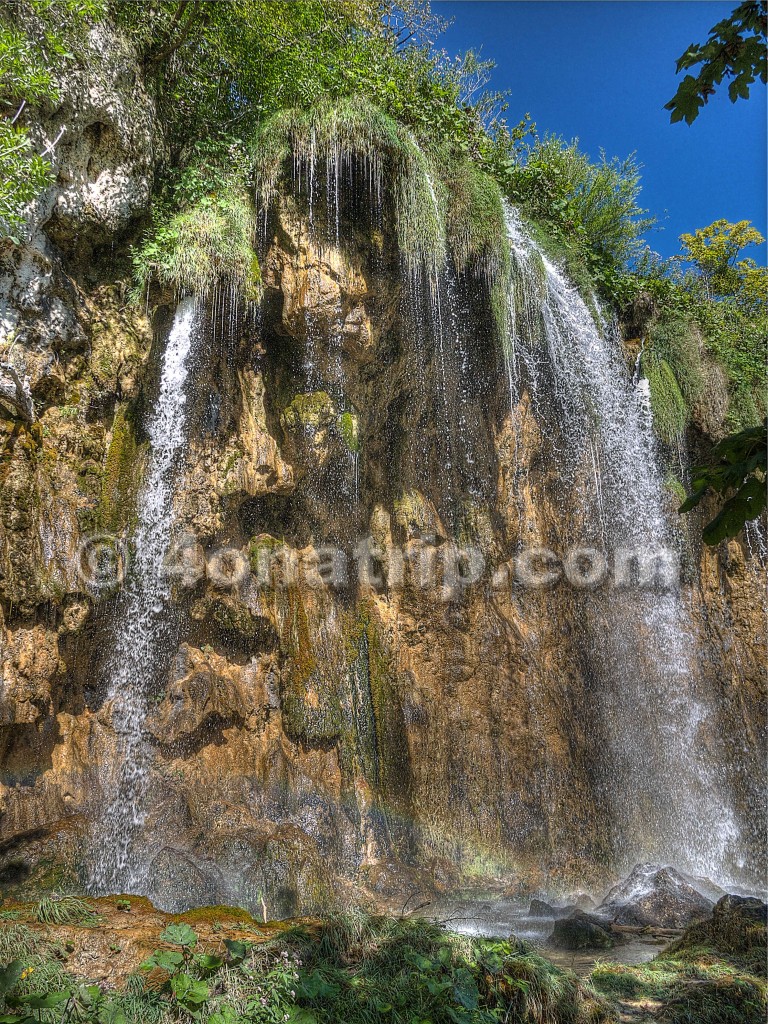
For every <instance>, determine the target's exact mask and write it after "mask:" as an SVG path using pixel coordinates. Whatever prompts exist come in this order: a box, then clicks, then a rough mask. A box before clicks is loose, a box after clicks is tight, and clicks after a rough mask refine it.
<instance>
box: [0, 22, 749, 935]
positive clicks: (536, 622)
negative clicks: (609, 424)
mask: <svg viewBox="0 0 768 1024" xmlns="http://www.w3.org/2000/svg"><path fill="white" fill-rule="evenodd" d="M100 31H106V30H103V29H102V30H100ZM93 45H94V46H97V47H99V49H100V50H101V51H102V52H103V54H104V61H103V80H101V79H99V80H98V81H94V80H89V81H87V82H86V81H85V80H83V79H81V78H78V77H77V76H74V77H72V79H71V80H70V81H68V83H67V84H66V87H65V89H64V91H63V94H62V101H61V106H60V107H59V109H58V110H57V111H55V112H48V113H47V114H46V115H45V116H44V117H43V116H41V119H40V123H39V125H38V130H39V132H40V133H42V134H41V137H42V136H43V135H44V136H45V137H46V138H49V139H53V138H55V137H56V134H57V133H58V131H59V129H60V128H61V127H62V126H63V125H66V132H65V134H64V135H63V136H62V138H61V141H60V143H59V145H58V147H57V171H58V180H57V182H56V184H55V185H54V186H53V187H52V188H51V190H50V192H49V193H48V195H46V196H45V197H44V198H43V200H42V201H41V203H40V204H39V209H38V210H37V211H36V213H35V220H34V226H33V230H32V231H31V233H30V237H29V238H28V239H27V240H26V241H24V242H23V244H21V245H20V246H18V247H13V248H8V249H6V250H3V252H2V253H1V254H0V259H2V268H1V270H2V276H1V277H0V316H1V317H2V324H3V329H4V330H5V331H10V330H12V329H16V328H20V329H21V334H20V335H19V338H18V341H17V343H16V345H15V347H14V350H13V353H12V354H11V357H10V358H13V360H14V365H15V366H16V368H17V370H18V371H19V372H22V373H24V374H25V375H27V376H28V377H29V379H30V383H31V394H32V398H33V400H34V402H35V413H36V418H37V422H36V423H35V424H30V423H29V422H27V421H26V419H25V418H24V417H23V416H18V415H15V414H14V412H13V410H12V409H11V408H9V407H8V408H7V407H6V405H4V404H3V403H2V398H1V397H0V406H2V408H3V410H4V412H7V415H3V417H2V418H0V485H1V488H2V489H1V490H0V671H1V672H2V676H1V679H0V765H2V772H1V773H0V843H2V844H3V845H2V846H1V847H0V857H2V858H3V859H2V861H0V879H2V880H3V882H4V884H6V885H7V886H8V887H13V886H20V885H30V886H32V885H34V886H35V887H37V888H44V887H45V886H46V885H48V886H50V885H52V884H55V881H56V880H57V879H59V878H60V877H61V876H62V873H66V877H67V878H69V879H77V880H79V881H80V882H81V883H82V882H86V881H87V879H88V867H89V861H91V860H92V858H93V857H94V856H98V833H99V829H101V828H104V827H106V826H105V823H104V822H103V821H102V820H101V818H100V813H101V810H102V808H103V806H104V799H105V787H106V786H107V784H108V781H109V778H110V776H111V775H113V774H114V771H115V770H116V769H117V767H118V766H119V723H116V722H113V720H112V714H111V710H112V709H111V708H110V706H109V701H108V700H107V699H106V696H107V695H106V693H105V685H104V671H103V669H104V661H105V656H106V652H107V651H108V650H109V649H110V644H111V642H112V638H113V637H114V630H115V629H116V628H117V626H116V623H119V615H118V612H119V597H118V595H117V593H116V588H117V585H118V584H119V582H120V579H121V574H122V573H123V572H124V569H125V565H126V562H127V561H129V560H130V556H131V553H130V547H129V545H128V544H127V543H126V540H127V538H128V537H129V535H130V529H131V525H132V517H133V515H134V514H135V503H136V494H137V490H138V488H139V487H140V486H141V480H142V472H143V466H144V463H145V456H146V446H147V440H146V437H145V435H144V432H143V423H144V422H145V418H144V410H145V408H146V406H147V404H148V403H151V402H152V401H153V399H154V396H155V393H156V389H157V364H158V353H159V351H160V350H161V348H162V345H163V344H164V342H165V339H166V337H167V333H168V328H169V324H170V321H171V319H172V316H173V309H172V308H171V306H170V305H169V304H167V303H164V302H163V301H162V300H163V296H153V302H154V301H155V300H157V305H151V306H150V314H151V315H150V316H147V315H146V311H145V309H144V308H137V307H135V306H133V305H131V304H129V303H127V302H126V301H125V294H126V290H127V287H128V284H129V279H128V268H127V261H126V260H125V256H126V251H127V246H128V244H129V242H130V241H131V240H132V239H133V238H134V237H135V232H136V230H137V228H138V227H139V226H140V224H141V221H142V218H144V217H145V216H146V213H147V209H148V203H149V198H150V194H151V188H152V181H153V175H154V168H155V165H156V162H157V160H158V159H159V157H160V156H161V155H162V153H163V146H164V144H163V140H162V137H161V133H160V132H159V130H158V127H157V125H156V122H155V118H154V114H153V104H152V99H151V95H150V93H149V92H148V90H147V89H146V88H145V86H144V83H143V81H142V77H141V72H140V69H139V68H138V66H137V65H136V62H135V60H134V59H133V57H132V51H131V48H130V44H129V43H128V42H126V41H125V40H123V39H121V38H120V37H119V36H118V35H116V34H115V35H109V36H108V37H104V38H101V37H99V38H94V40H93ZM115 83H116V84H115ZM353 206H354V204H353V205H352V206H350V208H349V209H347V208H346V207H345V208H344V212H343V216H342V228H343V230H342V232H341V240H340V241H338V242H337V241H336V240H335V239H334V238H331V239H320V238H318V236H317V234H313V232H312V231H311V230H310V227H309V218H308V211H307V209H306V204H305V203H303V202H302V200H301V197H298V198H297V197H296V196H294V195H291V194H288V190H286V194H285V195H283V196H280V197H278V200H277V201H276V203H275V204H274V208H273V209H272V210H271V212H270V218H269V223H268V226H267V227H268V229H267V232H266V236H265V241H264V244H263V246H262V251H261V252H260V254H259V255H260V261H261V265H262V269H263V280H264V287H265V295H264V301H263V303H262V307H261V311H260V315H259V318H258V319H257V320H256V319H254V318H253V317H251V316H246V315H245V313H244V311H243V310H241V309H240V308H230V307H229V306H228V302H229V299H228V298H227V297H219V300H220V304H219V305H218V306H217V311H216V316H217V318H218V319H215V318H214V316H213V310H211V309H209V310H208V311H207V314H206V315H207V316H208V320H207V323H208V330H207V331H206V336H205V343H204V351H201V352H200V353H198V356H199V360H198V369H197V371H196V374H197V375H196V378H195V386H194V388H193V389H192V390H191V391H190V393H189V398H188V401H189V408H190V420H191V422H192V425H193V429H192V430H191V432H190V442H189V446H188V450H187V452H186V457H185V462H184V465H183V466H182V467H181V469H180V475H179V480H178V484H177V488H176V496H175V509H174V516H175V520H174V524H175V533H176V543H175V546H174V549H173V552H172V555H173V572H174V576H173V601H174V613H175V616H174V628H173V630H171V639H170V641H169V645H168V650H167V652H166V656H165V657H164V658H163V659H162V663H161V664H157V665H153V666H148V667H147V678H146V679H145V680H143V681H142V685H144V686H145V688H146V692H147V697H148V701H147V714H146V720H145V723H144V724H145V733H146V736H147V742H148V743H150V744H151V747H152V753H153V757H152V768H151V779H150V785H149V787H148V791H149V793H150V794H151V799H150V801H149V804H148V806H147V807H146V808H145V811H146V823H145V828H146V850H147V878H148V883H147V891H148V893H149V894H151V895H153V897H154V898H155V899H156V900H157V901H158V903H159V905H162V906H163V907H166V908H171V909H176V908H181V907H182V906H185V905H187V904H189V903H191V902H194V903H206V902H207V903H218V902H226V903H240V904H243V905H246V906H248V907H250V908H252V909H255V910H256V911H257V912H258V913H259V914H261V913H262V900H264V901H265V902H266V904H267V909H268V913H269V915H270V916H279V915H284V914H294V913H299V912H311V911H312V910H314V909H322V908H325V909H327V908H328V906H329V905H331V904H333V903H338V904H340V905H349V904H350V903H352V902H354V901H358V902H364V903H366V902H367V903H370V904H376V903H382V902H390V903H391V905H393V906H394V905H397V906H398V908H399V907H401V906H402V903H403V901H404V899H405V898H406V897H408V896H410V895H411V894H412V893H413V892H414V891H418V890H422V891H423V892H425V893H430V892H433V891H435V890H438V889H440V888H441V887H444V886H446V885H449V886H453V885H458V884H460V883H461V882H480V883H482V882H483V881H485V880H487V879H489V878H493V879H494V880H501V881H503V882H505V883H507V884H508V885H509V886H510V887H513V888H514V889H515V891H516V892H518V893H527V894H531V893H540V892H545V891H548V889H550V888H551V889H552V890H554V891H559V892H569V891H570V892H573V891H574V888H575V887H576V886H582V885H583V886H586V887H588V888H593V887H595V886H598V885H602V884H604V883H605V882H606V880H607V878H609V877H615V874H616V871H617V870H618V869H620V868H624V867H629V865H628V864H623V863H622V864H617V863H615V860H616V849H617V848H618V846H617V840H616V837H615V836H612V835H611V832H610V827H609V824H610V823H609V822H608V821H607V815H606V804H605V787H604V785H602V784H597V783H596V782H595V772H594V768H595V764H596V762H598V761H599V760H600V758H601V756H602V751H603V749H604V742H603V740H604V722H603V721H601V718H600V715H599V714H597V713H596V711H595V707H596V699H597V697H598V696H599V690H600V686H599V675H598V674H597V667H596V664H595V662H594V660H593V656H592V655H593V652H592V650H591V644H590V642H589V638H588V637H585V636H584V635H583V629H582V628H581V626H582V623H581V618H580V610H579V604H578V601H577V599H576V595H575V594H574V591H573V590H570V589H568V588H567V587H560V588H549V587H530V588H529V587H524V586H523V585H522V584H521V583H520V581H519V579H518V577H517V575H516V568H515V563H514V557H515V555H516V554H517V553H518V552H519V551H520V550H521V548H522V547H523V546H538V545H543V544H547V545H554V546H557V543H558V540H559V539H562V537H563V536H564V535H565V533H566V530H565V526H564V525H563V524H564V516H563V511H564V510H566V512H567V511H568V509H569V508H570V507H571V505H572V504H573V502H572V498H573V495H574V494H575V493H576V491H577V490H578V488H579V487H580V486H581V485H582V483H583V481H582V480H581V479H578V480H576V481H575V482H572V490H571V491H568V489H567V488H566V487H565V485H564V484H563V481H562V479H561V475H560V472H559V470H558V463H557V461H556V454H557V451H556V449H557V438H556V437H554V436H553V434H552V431H551V425H549V424H547V423H546V422H544V421H543V420H542V419H541V418H540V417H539V416H538V415H537V410H536V409H535V407H534V405H533V403H532V402H531V399H530V397H529V395H528V394H527V393H523V394H522V396H521V397H520V398H519V400H516V401H515V404H514V407H510V393H509V389H508V380H507V373H506V367H505V364H504V355H503V352H502V350H501V347H500V345H499V343H498V338H497V333H496V328H495V325H494V320H493V316H492V313H491V309H492V303H491V301H490V295H489V289H488V281H487V279H486V277H484V275H483V273H482V271H481V269H479V268H475V269H474V270H471V269H470V270H469V271H467V272H466V273H464V274H462V275H458V276H457V279H456V280H455V281H452V282H451V287H452V288H453V293H452V294H453V295H454V298H455V300H456V302H459V303H460V309H461V314H462V319H461V324H460V325H459V326H457V327H456V330H455V333H454V335H451V345H446V346H444V347H443V349H441V345H440V344H439V340H440V337H442V335H440V336H439V337H438V335H439V330H438V327H439V326H440V325H437V327H436V326H435V323H434V319H435V316H436V313H435V310H434V308H433V306H432V305H430V301H429V295H428V288H427V287H426V285H425V283H424V282H423V281H422V282H421V291H419V289H418V288H414V287H413V285H412V280H411V279H410V278H409V275H408V273H406V272H404V270H403V267H402V265H401V261H400V258H399V255H398V253H397V251H396V248H395V246H394V243H393V233H392V230H391V224H390V219H391V218H388V217H387V215H386V210H385V211H384V216H383V218H382V223H381V225H378V224H374V223H373V222H372V220H371V219H370V218H369V217H368V215H367V214H366V213H365V212H362V213H361V212H360V210H359V209H357V208H356V207H354V208H353ZM113 245H114V247H115V251H116V252H117V253H118V257H117V258H116V261H112V260H111V257H110V259H106V258H102V257H103V255H104V251H105V250H104V247H105V246H109V247H110V248H111V247H112V246H113ZM425 296H426V298H425ZM220 322H222V323H223V322H227V323H228V324H229V327H228V332H229V333H228V334H227V337H226V344H224V343H222V338H221V336H220V334H217V333H216V332H217V330H218V324H219V323H220ZM425 324H426V325H427V327H429V330H427V327H425ZM430 332H431V333H430ZM443 340H445V339H443ZM0 341H2V339H0ZM451 346H453V348H451ZM0 358H5V355H4V354H3V351H0ZM446 368H447V369H446ZM448 370H450V373H449V372H448ZM457 453H463V456H465V457H462V458H461V459H460V458H459V457H458V454H457ZM590 473H592V470H591V469H590ZM688 542H689V543H688V547H687V549H686V550H687V556H686V557H687V559H688V560H687V563H686V566H687V573H688V576H687V577H686V578H687V580H688V582H687V583H686V587H685V589H684V595H683V597H684V601H685V602H686V605H687V606H688V607H689V608H690V609H692V613H693V621H694V623H695V628H696V631H697V644H698V647H697V650H698V651H699V652H700V660H701V663H702V665H703V666H704V669H703V671H704V673H705V676H706V679H705V680H704V682H705V683H706V686H708V687H709V686H711V687H714V688H715V689H716V690H717V694H718V701H717V704H716V708H717V714H716V718H715V721H713V722H712V721H710V722H708V723H705V724H703V725H701V727H700V731H699V733H697V734H696V736H692V737H690V738H689V742H691V743H695V744H696V745H697V746H699V745H700V746H702V747H708V746H711V747H712V749H715V750H718V751H719V750H722V749H723V748H725V749H726V750H730V751H732V752H735V751H739V754H738V756H736V755H735V754H734V756H733V757H732V758H731V759H730V761H729V762H727V763H726V761H725V760H724V762H723V763H724V764H726V767H725V769H724V771H725V774H726V775H727V776H728V785H729V787H730V789H731V791H732V792H733V794H734V800H735V802H736V806H737V810H738V811H739V813H740V814H741V817H740V819H739V823H740V824H739V827H740V828H741V829H742V830H743V836H744V842H745V843H746V844H747V845H749V847H750V849H751V850H753V851H757V852H756V853H755V863H757V861H758V860H759V848H760V840H759V838H758V835H759V823H756V819H755V817H754V815H753V814H752V811H751V808H753V807H754V806H757V803H756V800H755V789H756V787H757V786H758V785H759V780H760V777H761V775H760V770H759V765H760V764H761V742H762V740H761V729H762V727H763V721H762V715H763V701H762V699H761V693H762V689H761V688H762V685H763V684H762V676H763V672H762V664H761V657H762V655H761V649H762V641H761V635H762V623H761V619H760V615H759V612H758V611H757V609H758V607H759V603H758V595H759V593H760V578H759V571H758V570H759V566H758V559H757V557H756V555H755V553H754V552H752V553H751V552H750V550H749V548H748V544H747V542H746V540H745V541H744V542H732V543H731V544H729V545H728V546H727V547H726V546H722V547H721V549H719V550H718V551H716V552H709V551H707V552H702V551H701V550H700V544H699V542H698V540H697V539H696V536H695V535H694V534H693V533H692V534H691V536H690V537H689V538H688ZM105 566H106V567H107V569H109V573H108V576H107V583H103V580H102V576H101V575H100V574H101V572H102V570H103V569H104V567H105ZM110 574H111V575H110ZM99 581H102V583H101V585H99V586H96V585H95V583H96V582H99ZM702 685H703V684H702ZM745 749H746V751H747V753H746V754H745V753H744V750H745ZM729 765H730V767H729ZM608 768H610V766H608ZM608 774H609V772H606V773H605V774H604V775H603V776H602V777H603V778H605V777H607V775H608ZM69 826H71V828H69ZM68 829H69V831H67V830H68ZM750 829H752V832H751V833H750ZM64 832H66V834H67V835H68V836H70V837H71V836H75V839H73V840H72V841H67V842H66V843H64V842H61V843H57V841H56V839H55V837H57V836H59V835H63V834H64ZM658 841H660V840H659V837H657V836H654V835H649V836H648V837H647V842H648V845H649V847H653V845H654V843H655V842H658ZM3 851H5V852H3ZM683 884H685V883H683ZM691 891H693V890H691ZM622 892H623V890H622ZM620 895H621V893H618V894H617V893H614V894H613V895H612V900H613V905H615V906H616V908H617V910H616V912H617V913H618V914H626V915H631V914H634V915H635V917H636V918H637V919H638V920H639V919H640V918H642V919H643V921H644V922H645V921H646V920H647V922H648V923H650V922H651V921H653V923H663V922H664V921H667V920H675V921H683V920H692V919H693V918H694V916H695V915H696V914H698V913H699V912H700V910H701V908H702V907H703V905H704V904H706V901H703V902H702V899H701V897H697V899H698V902H697V899H695V898H694V896H691V895H690V893H688V894H687V895H686V892H685V891H684V890H683V888H682V887H681V886H680V885H679V883H678V881H677V878H676V877H675V876H674V875H673V874H670V873H669V872H667V873H666V874H665V872H664V871H660V872H659V877H658V879H657V880H656V882H654V889H653V893H652V894H651V895H649V896H647V898H646V897H645V896H644V897H642V899H641V901H640V902H638V901H637V900H634V901H630V899H629V896H628V895H627V897H626V899H624V902H623V903H621V900H620V899H619V896H620ZM695 895H696V894H695ZM686 900H687V902H686ZM681 901H682V902H681ZM620 904H621V907H622V908H623V909H619V905H620ZM709 906H711V905H709V904H707V908H709ZM630 908H631V909H630ZM686 915H687V916H686ZM571 927H574V926H573V925H572V926H571ZM596 927H597V926H596Z"/></svg>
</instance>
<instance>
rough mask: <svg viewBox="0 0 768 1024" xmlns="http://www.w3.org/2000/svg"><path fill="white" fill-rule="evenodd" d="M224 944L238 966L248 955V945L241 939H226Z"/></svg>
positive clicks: (230, 957)
mask: <svg viewBox="0 0 768 1024" xmlns="http://www.w3.org/2000/svg"><path fill="white" fill-rule="evenodd" d="M224 946H225V947H226V950H227V953H229V959H230V961H231V962H232V963H233V964H235V966H237V964H241V963H242V962H243V960H245V958H246V956H247V955H248V946H247V945H246V944H245V943H244V942H241V941H240V940H239V939H224Z"/></svg>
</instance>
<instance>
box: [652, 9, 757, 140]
mask: <svg viewBox="0 0 768 1024" xmlns="http://www.w3.org/2000/svg"><path fill="white" fill-rule="evenodd" d="M767 24H768V2H766V0H759V2H755V0H749V2H747V3H742V4H739V6H738V7H736V8H735V9H734V10H733V12H732V13H731V16H730V17H729V18H725V20H724V21H720V22H718V23H717V25H715V26H714V27H713V28H711V29H710V31H709V39H708V40H707V41H706V43H691V45H690V46H689V47H688V49H687V50H686V51H685V53H684V54H682V56H681V57H679V58H678V61H677V72H676V73H677V74H678V75H679V74H680V72H681V71H684V70H685V69H686V68H694V67H696V66H697V65H701V68H700V70H699V72H698V74H696V75H686V76H685V78H684V79H683V80H682V82H681V83H680V85H679V86H678V88H677V92H676V93H675V95H674V96H673V97H672V99H671V100H670V101H669V103H666V104H665V105H664V109H665V110H670V111H672V113H671V115H670V121H671V122H672V123H673V124H674V123H675V122H676V121H683V120H685V123H686V124H693V122H694V121H695V120H696V118H697V117H698V116H699V113H700V111H701V108H702V107H703V106H704V104H705V103H707V102H708V100H709V97H710V96H712V95H713V94H714V93H715V91H716V89H715V87H716V86H718V85H720V83H721V82H722V81H723V79H724V78H729V79H730V82H729V85H728V95H729V97H730V99H731V102H732V103H735V102H736V100H738V99H748V98H749V87H750V86H751V85H752V83H753V82H754V81H755V79H756V78H759V79H760V81H761V82H762V83H763V84H765V83H766V81H768V67H767V66H766V65H767V62H766V25H767Z"/></svg>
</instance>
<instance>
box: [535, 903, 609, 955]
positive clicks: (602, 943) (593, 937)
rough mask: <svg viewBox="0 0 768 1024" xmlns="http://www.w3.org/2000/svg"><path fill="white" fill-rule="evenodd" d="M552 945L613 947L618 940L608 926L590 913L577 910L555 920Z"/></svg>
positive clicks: (590, 947) (582, 947) (557, 946)
mask: <svg viewBox="0 0 768 1024" xmlns="http://www.w3.org/2000/svg"><path fill="white" fill-rule="evenodd" d="M549 942H550V945H552V946H555V947H556V948H557V949H568V950H573V951H576V950H579V949H613V947H614V946H615V945H616V941H615V939H614V938H613V936H612V935H611V934H610V932H609V931H608V930H607V926H606V927H603V925H602V923H601V922H600V921H598V920H597V919H596V918H594V917H592V916H591V915H589V914H584V913H582V912H581V911H575V912H574V913H573V914H571V915H570V916H569V917H564V918H560V920H557V921H555V926H554V929H553V931H552V935H551V936H550V938H549Z"/></svg>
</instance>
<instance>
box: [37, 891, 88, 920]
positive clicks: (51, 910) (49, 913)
mask: <svg viewBox="0 0 768 1024" xmlns="http://www.w3.org/2000/svg"><path fill="white" fill-rule="evenodd" d="M35 920H36V921H39V922H40V923H41V924H98V922H99V915H98V914H97V913H96V912H95V911H94V909H93V907H91V905H90V904H89V903H86V901H85V900H81V899H80V898H79V897H77V896H44V897H43V898H42V899H41V900H40V902H39V903H38V904H37V906H36V907H35Z"/></svg>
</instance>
